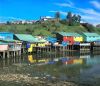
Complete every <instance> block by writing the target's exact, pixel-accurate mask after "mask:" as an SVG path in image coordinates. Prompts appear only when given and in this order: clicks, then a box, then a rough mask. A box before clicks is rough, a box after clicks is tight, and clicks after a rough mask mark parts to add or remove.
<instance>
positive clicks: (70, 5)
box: [54, 0, 74, 7]
mask: <svg viewBox="0 0 100 86" xmlns="http://www.w3.org/2000/svg"><path fill="white" fill-rule="evenodd" d="M54 4H55V5H57V6H61V7H73V6H74V3H72V2H71V1H69V0H67V1H66V2H65V3H54Z"/></svg>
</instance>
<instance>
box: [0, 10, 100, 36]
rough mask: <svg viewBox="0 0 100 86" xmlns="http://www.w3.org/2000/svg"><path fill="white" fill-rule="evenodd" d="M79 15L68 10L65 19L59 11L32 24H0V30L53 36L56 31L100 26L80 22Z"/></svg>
mask: <svg viewBox="0 0 100 86" xmlns="http://www.w3.org/2000/svg"><path fill="white" fill-rule="evenodd" d="M80 21H81V16H80V15H73V16H72V13H71V12H68V14H67V16H66V18H65V19H61V18H60V13H59V12H57V13H56V14H55V18H54V19H52V20H47V21H39V22H36V23H34V24H10V22H7V24H5V25H0V31H7V32H13V33H28V34H32V35H43V36H55V33H56V32H59V31H64V32H78V33H79V32H97V33H100V28H96V27H94V26H93V25H91V24H88V23H86V24H80Z"/></svg>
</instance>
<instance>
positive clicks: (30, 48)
mask: <svg viewBox="0 0 100 86" xmlns="http://www.w3.org/2000/svg"><path fill="white" fill-rule="evenodd" d="M33 47H36V43H33V44H30V47H29V48H28V52H30V53H31V52H32V51H33Z"/></svg>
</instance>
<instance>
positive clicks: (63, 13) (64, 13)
mask: <svg viewBox="0 0 100 86" xmlns="http://www.w3.org/2000/svg"><path fill="white" fill-rule="evenodd" d="M49 12H52V13H56V12H60V14H61V15H64V16H66V15H67V12H64V11H53V10H52V11H49Z"/></svg>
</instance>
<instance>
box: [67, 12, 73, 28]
mask: <svg viewBox="0 0 100 86" xmlns="http://www.w3.org/2000/svg"><path fill="white" fill-rule="evenodd" d="M66 19H67V21H68V25H69V26H71V25H72V13H71V12H68V14H67V16H66Z"/></svg>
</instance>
